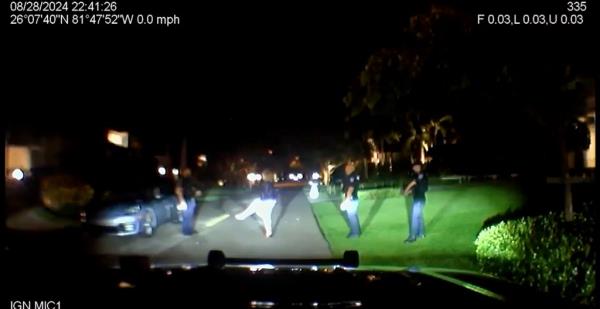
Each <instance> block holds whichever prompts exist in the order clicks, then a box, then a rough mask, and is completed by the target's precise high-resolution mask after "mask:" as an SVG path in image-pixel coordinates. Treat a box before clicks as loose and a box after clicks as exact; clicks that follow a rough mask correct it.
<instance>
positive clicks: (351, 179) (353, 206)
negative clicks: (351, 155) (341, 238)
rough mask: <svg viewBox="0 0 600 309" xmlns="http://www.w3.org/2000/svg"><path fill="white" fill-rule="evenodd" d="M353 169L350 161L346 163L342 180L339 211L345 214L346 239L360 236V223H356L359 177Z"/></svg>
mask: <svg viewBox="0 0 600 309" xmlns="http://www.w3.org/2000/svg"><path fill="white" fill-rule="evenodd" d="M355 169H356V168H355V166H354V163H353V162H352V161H348V162H347V163H346V166H345V168H344V172H345V175H344V179H343V191H344V200H343V202H342V204H341V205H340V209H341V210H342V211H345V212H346V217H347V218H348V223H349V224H350V233H349V234H348V238H357V237H359V236H360V222H359V221H358V187H359V176H358V174H357V173H355Z"/></svg>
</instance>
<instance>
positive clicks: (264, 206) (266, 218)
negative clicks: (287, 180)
mask: <svg viewBox="0 0 600 309" xmlns="http://www.w3.org/2000/svg"><path fill="white" fill-rule="evenodd" d="M273 181H274V176H273V173H272V172H271V171H269V170H266V171H264V172H263V175H262V183H261V184H260V197H258V198H256V199H254V200H253V201H252V202H251V203H250V205H248V207H246V209H245V210H244V211H242V212H240V213H239V214H237V215H235V218H236V219H237V220H240V221H241V220H245V219H246V218H248V217H249V216H251V215H253V214H256V215H257V216H258V217H259V218H260V220H262V223H263V227H264V228H265V237H267V238H269V237H271V235H273V227H272V223H271V222H272V221H271V214H272V213H273V208H274V207H275V204H277V194H276V192H275V187H274V186H273Z"/></svg>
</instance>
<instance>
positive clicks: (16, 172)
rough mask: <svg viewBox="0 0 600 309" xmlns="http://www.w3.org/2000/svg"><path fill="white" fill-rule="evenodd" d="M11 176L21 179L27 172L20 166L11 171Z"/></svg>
mask: <svg viewBox="0 0 600 309" xmlns="http://www.w3.org/2000/svg"><path fill="white" fill-rule="evenodd" d="M10 176H11V177H12V178H13V179H15V180H18V181H21V180H23V178H24V177H25V173H23V171H22V170H21V169H20V168H16V169H14V170H13V171H12V173H10Z"/></svg>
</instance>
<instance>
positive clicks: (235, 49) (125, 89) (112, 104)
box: [7, 1, 593, 143]
mask: <svg viewBox="0 0 600 309" xmlns="http://www.w3.org/2000/svg"><path fill="white" fill-rule="evenodd" d="M436 3H449V2H448V1H441V2H440V1H438V2H436ZM464 3H465V2H461V4H462V6H456V7H459V8H462V9H463V10H464V11H465V13H466V14H467V15H468V16H471V15H474V13H476V12H479V11H478V10H479V9H478V6H477V5H479V6H481V4H477V5H474V4H472V5H466V4H464ZM499 3H504V6H506V7H508V6H509V5H508V4H506V2H499ZM186 5H187V6H186ZM489 5H490V6H494V5H498V4H489ZM136 6H137V7H145V8H148V10H154V11H155V12H160V11H161V10H163V11H164V12H168V11H171V10H172V11H175V12H177V14H178V15H180V16H181V18H182V20H183V21H184V24H183V25H181V26H179V27H178V28H170V29H156V28H154V29H152V28H149V29H140V28H132V27H129V28H115V27H113V28H108V27H104V28H102V27H100V28H98V27H96V28H90V29H86V28H78V29H74V28H73V29H65V28H61V29H57V28H45V29H40V28H37V29H32V28H19V29H17V31H13V32H11V33H10V36H9V44H8V45H7V46H9V50H8V58H9V72H10V78H9V84H8V89H10V90H11V91H12V94H13V95H14V96H13V97H14V99H13V102H14V103H15V104H14V105H12V106H11V107H12V108H14V109H15V111H13V113H12V114H13V115H19V116H18V117H17V118H14V119H11V118H9V125H20V126H25V127H27V126H29V127H45V128H63V129H64V128H66V129H67V130H77V128H81V127H89V126H91V127H94V126H100V125H104V126H110V127H116V128H124V129H134V130H137V131H141V132H143V133H145V134H147V135H150V136H152V135H156V136H182V135H187V136H195V137H198V138H203V139H204V140H208V141H210V142H211V143H225V142H224V140H226V139H227V143H232V142H233V143H242V141H249V142H250V143H254V142H260V141H271V140H272V141H275V140H277V139H281V138H282V137H283V138H287V137H288V136H289V137H292V136H304V137H306V136H309V137H315V138H318V137H319V136H321V135H324V134H325V135H327V134H330V135H335V136H338V135H339V134H341V133H342V132H343V124H344V122H343V120H344V109H343V103H342V98H343V96H344V94H345V93H346V92H347V90H348V86H349V85H350V83H351V82H352V81H353V80H355V79H356V77H357V76H358V74H359V73H360V71H361V69H362V68H363V66H364V65H365V63H366V60H367V59H368V56H369V55H370V54H371V53H372V52H373V51H375V50H376V49H377V48H379V47H382V46H399V45H402V44H404V42H403V40H402V37H401V36H400V35H399V33H400V29H402V27H404V26H405V25H406V23H407V22H408V18H407V17H408V16H410V15H411V14H414V13H415V12H421V11H423V10H424V9H425V8H427V7H428V6H429V5H428V3H427V2H422V3H421V4H419V5H415V6H404V7H397V6H394V7H391V6H383V7H365V6H356V7H350V6H346V5H344V6H343V7H342V6H340V7H328V8H321V7H318V6H316V7H315V6H311V7H300V6H298V7H285V8H284V7H281V8H279V7H270V8H269V9H271V10H273V9H274V10H275V11H277V12H278V13H269V12H267V11H266V8H263V7H259V6H255V5H254V4H253V5H252V7H238V8H237V10H235V12H233V11H231V10H228V9H227V8H225V7H221V8H215V7H208V6H203V5H197V6H195V7H191V6H189V5H188V4H184V2H171V1H164V2H162V3H158V2H128V3H127V4H125V3H123V4H122V8H123V9H124V10H126V9H128V7H129V8H135V7H136ZM153 6H154V8H153ZM247 6H248V5H247ZM522 6H523V5H521V7H522ZM531 6H533V7H535V5H531ZM263 9H265V10H263ZM469 14H471V15H469ZM504 29H505V28H504ZM504 29H503V30H500V31H499V30H498V28H496V29H483V30H482V29H479V31H489V33H490V36H489V38H488V40H485V41H481V42H480V43H478V44H476V45H473V46H470V47H469V48H470V49H468V50H466V47H457V49H458V50H460V49H461V48H463V49H465V50H464V52H466V53H470V54H471V55H473V56H474V57H477V56H481V59H480V61H495V60H497V59H498V58H499V57H510V55H513V56H514V55H517V54H518V55H523V56H522V58H521V61H524V62H527V61H530V60H532V59H537V60H538V61H544V60H547V61H567V60H568V59H569V57H571V58H575V57H577V56H581V58H582V59H587V58H588V57H589V55H591V54H592V53H593V52H592V51H591V50H589V49H585V48H582V45H581V44H582V43H581V42H584V41H586V40H590V38H589V36H587V35H589V33H588V32H575V34H576V35H573V34H574V33H573V32H567V33H561V31H562V30H560V31H558V30H557V31H555V30H552V31H545V30H544V31H541V32H540V31H537V30H536V31H535V32H532V33H531V36H527V35H524V34H523V31H522V30H516V29H509V30H504ZM586 29H589V28H586ZM518 32H520V33H521V34H520V35H519V36H515V35H514V34H516V33H518ZM525 32H527V31H525ZM557 34H558V35H559V36H558V37H556V36H557ZM515 38H518V39H515ZM557 38H561V39H567V38H571V40H572V42H570V41H559V40H557ZM574 42H577V44H579V45H575V44H571V43H574ZM531 47H535V48H531ZM477 49H481V50H480V51H481V53H479V51H478V50H477ZM546 51H547V52H546ZM507 55H508V56H507ZM540 59H541V60H540ZM476 62H477V60H475V59H474V60H473V65H476ZM150 102H155V104H156V107H150V104H151V103H150ZM71 103H74V104H75V108H73V109H69V108H67V105H68V104H71ZM124 106H129V107H132V108H131V109H130V110H126V109H125V108H124ZM189 106H193V107H189ZM68 109H69V110H71V111H73V112H74V113H75V114H76V115H79V116H76V117H71V116H67V115H66V113H65V111H66V110H68ZM142 110H145V111H148V110H149V111H150V112H149V113H147V114H148V115H149V116H142V114H141V112H140V111H142ZM267 115H273V117H271V118H270V119H269V120H267V121H265V120H264V119H265V117H266V116H267ZM94 118H95V119H94ZM11 120H12V124H11ZM240 125H241V126H243V127H246V128H248V130H244V131H240V130H237V129H235V127H236V126H240ZM223 137H227V138H226V139H225V138H223Z"/></svg>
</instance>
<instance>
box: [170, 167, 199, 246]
mask: <svg viewBox="0 0 600 309" xmlns="http://www.w3.org/2000/svg"><path fill="white" fill-rule="evenodd" d="M181 176H182V177H181V178H180V179H178V180H177V183H176V187H175V195H176V196H177V202H178V203H179V204H183V205H186V207H185V208H184V212H183V222H182V223H181V232H182V233H183V235H192V234H193V233H194V213H195V211H196V198H195V197H196V196H197V195H200V194H201V191H200V190H198V189H197V185H196V181H195V179H194V178H192V171H191V170H190V169H189V168H187V167H186V168H184V169H183V171H182V172H181Z"/></svg>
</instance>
